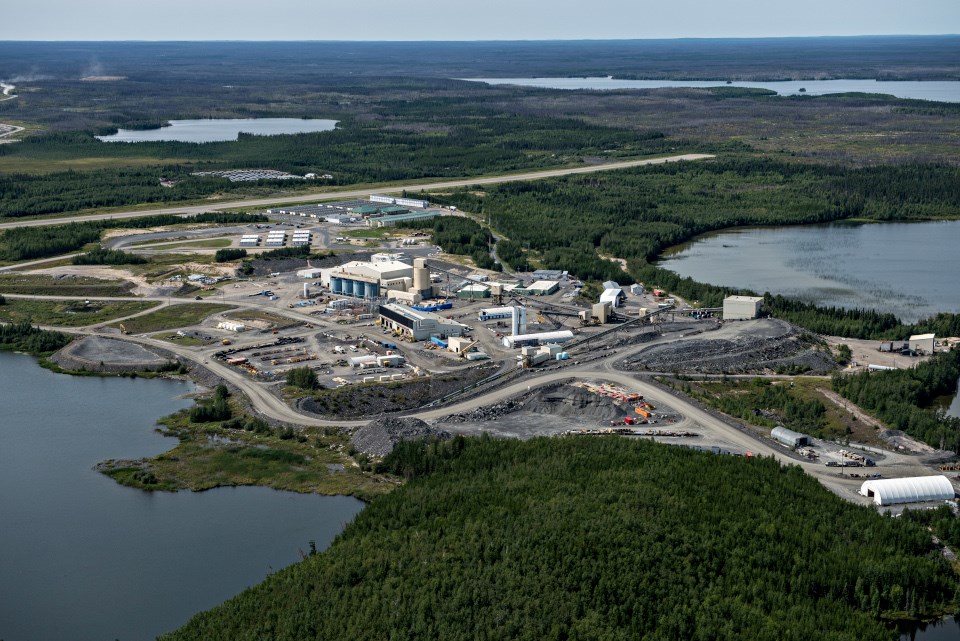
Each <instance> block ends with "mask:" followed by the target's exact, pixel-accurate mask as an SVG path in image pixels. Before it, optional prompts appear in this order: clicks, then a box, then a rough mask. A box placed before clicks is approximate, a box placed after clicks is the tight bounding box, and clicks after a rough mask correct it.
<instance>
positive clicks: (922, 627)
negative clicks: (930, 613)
mask: <svg viewBox="0 0 960 641" xmlns="http://www.w3.org/2000/svg"><path fill="white" fill-rule="evenodd" d="M900 630H901V635H900V641H957V640H958V639H960V620H958V619H957V618H956V617H945V618H943V619H941V620H940V621H934V622H933V623H914V624H910V625H903V626H900Z"/></svg>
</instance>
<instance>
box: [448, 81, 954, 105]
mask: <svg viewBox="0 0 960 641" xmlns="http://www.w3.org/2000/svg"><path fill="white" fill-rule="evenodd" d="M458 80H471V81H474V82H485V83H487V84H490V85H519V86H522V87H540V88H542V89H594V90H610V89H661V88H664V87H692V88H707V87H748V88H752V89H770V90H771V91H776V92H777V93H778V94H780V95H781V96H797V95H801V94H803V95H808V96H823V95H826V94H831V93H847V92H850V91H856V92H862V93H882V94H888V95H891V96H896V97H897V98H916V99H918V100H936V101H939V102H960V81H956V80H933V81H919V80H897V81H891V82H880V81H877V80H783V81H776V82H741V81H732V82H731V83H730V84H727V83H726V82H724V81H721V80H617V79H615V78H458ZM801 89H804V90H805V91H800V90H801Z"/></svg>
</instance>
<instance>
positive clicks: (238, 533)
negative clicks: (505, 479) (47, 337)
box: [0, 352, 363, 641]
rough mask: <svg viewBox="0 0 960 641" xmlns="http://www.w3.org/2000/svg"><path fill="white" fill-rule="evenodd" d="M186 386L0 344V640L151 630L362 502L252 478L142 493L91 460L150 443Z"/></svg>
mask: <svg viewBox="0 0 960 641" xmlns="http://www.w3.org/2000/svg"><path fill="white" fill-rule="evenodd" d="M191 389H192V387H191V386H189V385H187V384H183V383H176V382H171V381H162V380H150V381H148V380H143V379H129V378H93V377H73V376H63V375H61V374H54V373H52V372H49V371H47V370H45V369H42V368H40V367H39V366H38V365H37V363H36V361H35V360H34V359H32V358H30V357H28V356H23V355H19V354H9V353H5V352H0V390H3V392H2V393H3V413H2V415H0V639H6V640H7V641H21V640H23V641H26V640H29V641H62V640H63V639H70V640H71V641H103V640H104V639H152V638H154V637H156V636H157V635H158V634H161V633H163V632H166V631H169V630H172V629H174V628H176V627H177V626H180V625H182V624H184V623H185V622H186V621H187V619H189V617H190V616H191V615H193V614H194V613H196V612H198V611H200V610H204V609H208V608H210V607H213V606H215V605H217V604H218V603H220V602H222V601H223V600H225V599H227V598H229V597H231V596H233V595H234V594H236V593H237V592H240V591H241V590H243V589H244V588H247V587H249V586H251V585H253V584H255V583H257V582H258V581H261V580H262V579H263V578H264V577H265V576H266V575H267V574H269V573H270V572H273V571H276V570H279V569H280V568H282V567H284V566H286V565H289V564H290V563H293V562H295V561H297V560H299V558H300V552H301V550H307V549H308V546H309V542H310V541H311V540H313V541H316V544H317V547H318V548H321V549H322V548H324V547H326V546H327V545H328V544H329V542H330V541H331V540H332V539H333V537H334V536H336V535H337V534H338V533H339V532H340V531H341V530H342V529H343V526H344V524H345V523H347V522H348V521H350V520H352V519H353V517H354V515H355V514H356V513H357V512H358V511H359V510H360V509H361V508H362V507H363V504H362V503H361V502H360V501H357V500H356V499H352V498H349V497H344V496H333V497H329V496H315V495H300V494H293V493H289V492H277V491H274V490H271V489H268V488H262V487H240V488H221V489H217V490H212V491H210V492H201V493H192V492H178V493H156V494H151V493H148V492H142V491H140V490H135V489H132V488H127V487H122V486H120V485H118V484H117V483H115V482H114V481H113V480H111V479H109V478H107V477H105V476H103V475H101V474H99V473H98V472H96V471H94V470H93V466H94V465H95V464H96V463H98V462H99V461H102V460H104V459H107V458H137V457H141V456H152V455H155V454H159V453H161V452H163V451H165V450H167V449H169V448H171V447H172V446H173V445H175V441H173V440H172V439H170V438H165V437H163V436H160V435H159V434H157V433H155V432H154V431H153V427H154V424H155V422H156V420H157V418H159V417H160V416H163V415H165V414H169V413H171V412H173V411H176V410H177V409H180V408H183V407H187V406H189V405H190V402H189V401H187V400H185V399H181V398H178V397H180V396H181V395H183V394H184V393H187V392H189V391H190V390H191Z"/></svg>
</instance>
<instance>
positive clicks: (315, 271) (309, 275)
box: [297, 267, 323, 280]
mask: <svg viewBox="0 0 960 641" xmlns="http://www.w3.org/2000/svg"><path fill="white" fill-rule="evenodd" d="M321 276H323V270H322V269H320V268H319V267H307V268H306V269H301V270H299V271H298V272H297V278H306V279H307V280H316V279H317V278H320V277H321Z"/></svg>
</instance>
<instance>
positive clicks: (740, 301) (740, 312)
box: [723, 296, 763, 320]
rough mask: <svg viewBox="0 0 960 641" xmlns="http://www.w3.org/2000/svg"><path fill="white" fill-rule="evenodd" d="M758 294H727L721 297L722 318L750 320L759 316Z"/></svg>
mask: <svg viewBox="0 0 960 641" xmlns="http://www.w3.org/2000/svg"><path fill="white" fill-rule="evenodd" d="M762 307H763V298H761V297H760V296H727V297H726V298H724V299H723V320H751V319H754V318H757V317H758V316H760V309H761V308H762Z"/></svg>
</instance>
